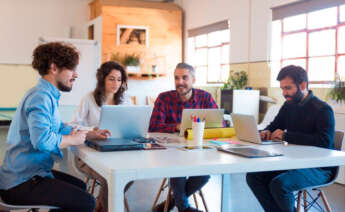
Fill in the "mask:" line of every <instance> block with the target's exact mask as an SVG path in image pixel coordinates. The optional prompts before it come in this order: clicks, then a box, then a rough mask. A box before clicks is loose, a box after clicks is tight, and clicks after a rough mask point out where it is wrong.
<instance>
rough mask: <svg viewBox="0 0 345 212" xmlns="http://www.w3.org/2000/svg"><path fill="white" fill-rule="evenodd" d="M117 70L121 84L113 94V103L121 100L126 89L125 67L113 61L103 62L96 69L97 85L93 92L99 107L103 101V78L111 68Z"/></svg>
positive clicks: (119, 102)
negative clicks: (119, 73)
mask: <svg viewBox="0 0 345 212" xmlns="http://www.w3.org/2000/svg"><path fill="white" fill-rule="evenodd" d="M114 69H115V70H118V71H120V72H121V81H122V82H121V86H120V88H119V90H118V91H117V92H116V93H115V94H114V103H115V105H118V104H121V103H122V102H123V93H124V92H125V90H127V73H126V71H125V69H124V68H123V67H122V66H121V65H120V64H118V63H116V62H114V61H109V62H105V63H103V64H102V65H101V67H100V68H99V69H98V70H97V74H96V77H97V86H96V89H95V90H94V92H93V96H94V97H95V100H96V103H97V105H98V106H99V107H101V106H102V105H103V103H104V101H105V78H106V77H107V76H108V75H109V74H110V72H111V71H112V70H114Z"/></svg>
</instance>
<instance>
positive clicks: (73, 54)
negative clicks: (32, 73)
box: [32, 42, 79, 76]
mask: <svg viewBox="0 0 345 212" xmlns="http://www.w3.org/2000/svg"><path fill="white" fill-rule="evenodd" d="M32 56H33V60H32V67H33V68H34V69H36V70H37V71H38V73H39V74H40V75H41V76H44V75H46V74H48V70H49V68H50V65H51V64H53V63H54V64H55V65H56V67H57V68H59V69H70V70H74V69H75V68H76V67H77V65H78V63H79V52H78V50H77V49H76V48H75V47H74V46H72V45H71V44H68V43H63V42H51V43H45V44H41V45H39V46H38V47H36V49H35V50H34V52H33V55H32Z"/></svg>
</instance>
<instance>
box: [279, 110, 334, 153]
mask: <svg viewBox="0 0 345 212" xmlns="http://www.w3.org/2000/svg"><path fill="white" fill-rule="evenodd" d="M315 116H317V119H316V132H315V133H310V134H309V133H302V132H292V131H288V132H286V133H285V135H284V139H285V140H286V141H287V142H289V143H292V144H301V145H310V146H318V147H323V148H329V149H332V148H334V147H333V139H334V125H335V124H334V113H333V110H332V109H331V107H329V106H327V107H324V108H322V109H321V111H320V112H319V113H318V114H315Z"/></svg>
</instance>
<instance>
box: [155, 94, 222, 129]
mask: <svg viewBox="0 0 345 212" xmlns="http://www.w3.org/2000/svg"><path fill="white" fill-rule="evenodd" d="M192 92H193V94H192V97H191V98H190V99H189V100H188V101H186V102H184V101H183V100H182V99H181V98H180V97H179V95H178V93H177V92H176V90H173V91H167V92H164V93H161V94H159V96H158V97H157V99H156V101H155V106H154V108H153V112H152V115H151V120H150V128H149V131H150V132H165V133H173V132H175V131H176V125H177V124H180V123H181V118H182V111H183V109H184V108H193V109H202V108H218V106H217V104H216V102H215V101H214V100H213V98H212V96H211V94H210V93H208V92H206V91H203V90H200V89H194V88H193V90H192Z"/></svg>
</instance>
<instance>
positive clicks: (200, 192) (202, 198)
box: [199, 190, 208, 212]
mask: <svg viewBox="0 0 345 212" xmlns="http://www.w3.org/2000/svg"><path fill="white" fill-rule="evenodd" d="M199 195H200V197H201V200H202V203H203V204H204V207H205V211H206V212H208V207H207V204H206V200H205V197H204V194H203V193H202V191H201V190H200V191H199Z"/></svg>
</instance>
